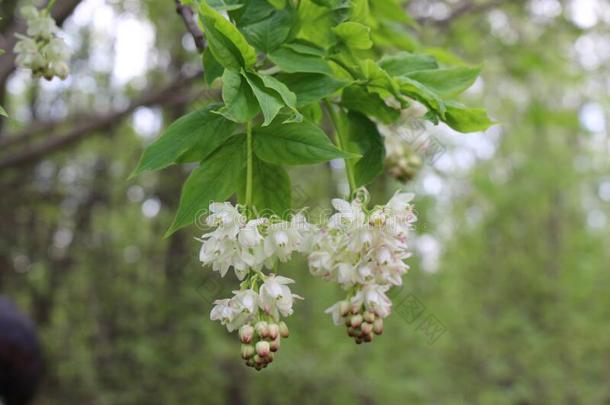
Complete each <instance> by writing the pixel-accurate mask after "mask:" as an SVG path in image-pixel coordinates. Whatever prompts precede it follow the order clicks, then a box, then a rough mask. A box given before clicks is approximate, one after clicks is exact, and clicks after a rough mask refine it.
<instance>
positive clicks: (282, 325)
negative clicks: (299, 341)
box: [279, 321, 290, 338]
mask: <svg viewBox="0 0 610 405" xmlns="http://www.w3.org/2000/svg"><path fill="white" fill-rule="evenodd" d="M279 328H280V336H281V337H283V338H287V337H288V336H290V331H289V330H288V325H286V322H284V321H282V322H280V323H279Z"/></svg>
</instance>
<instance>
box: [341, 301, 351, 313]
mask: <svg viewBox="0 0 610 405" xmlns="http://www.w3.org/2000/svg"><path fill="white" fill-rule="evenodd" d="M349 310H350V305H349V302H347V301H341V302H340V303H339V313H340V314H341V316H347V314H349Z"/></svg>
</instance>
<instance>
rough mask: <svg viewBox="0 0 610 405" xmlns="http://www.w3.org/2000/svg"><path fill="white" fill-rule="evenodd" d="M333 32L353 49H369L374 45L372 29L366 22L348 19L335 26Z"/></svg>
mask: <svg viewBox="0 0 610 405" xmlns="http://www.w3.org/2000/svg"><path fill="white" fill-rule="evenodd" d="M333 32H334V33H335V34H336V35H337V36H338V37H339V38H340V39H341V40H342V42H343V43H344V44H345V45H346V46H347V47H348V48H351V49H369V48H370V47H372V46H373V41H371V29H370V28H369V27H367V26H366V25H364V24H360V23H356V22H352V21H347V22H344V23H341V24H339V25H337V26H336V27H333Z"/></svg>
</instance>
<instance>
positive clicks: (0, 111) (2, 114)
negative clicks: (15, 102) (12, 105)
mask: <svg viewBox="0 0 610 405" xmlns="http://www.w3.org/2000/svg"><path fill="white" fill-rule="evenodd" d="M0 115H1V116H3V117H7V118H8V114H7V113H6V110H5V109H4V108H2V106H1V105H0Z"/></svg>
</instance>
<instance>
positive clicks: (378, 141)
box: [344, 112, 385, 187]
mask: <svg viewBox="0 0 610 405" xmlns="http://www.w3.org/2000/svg"><path fill="white" fill-rule="evenodd" d="M344 117H345V120H346V122H345V124H346V125H345V127H346V130H347V145H346V148H347V150H349V151H351V152H354V153H360V154H361V155H362V157H361V158H359V159H350V160H349V161H348V164H350V165H352V167H353V169H354V170H353V171H354V178H355V180H356V187H360V186H364V185H367V184H369V183H370V182H372V181H373V180H374V179H375V178H376V177H377V176H379V175H380V174H381V173H382V172H383V164H384V159H385V146H384V143H383V138H382V136H381V134H380V133H379V130H378V129H377V125H375V123H374V122H373V121H371V120H369V119H368V118H367V117H366V116H365V115H363V114H360V113H357V112H349V113H347V115H345V116H344Z"/></svg>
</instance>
